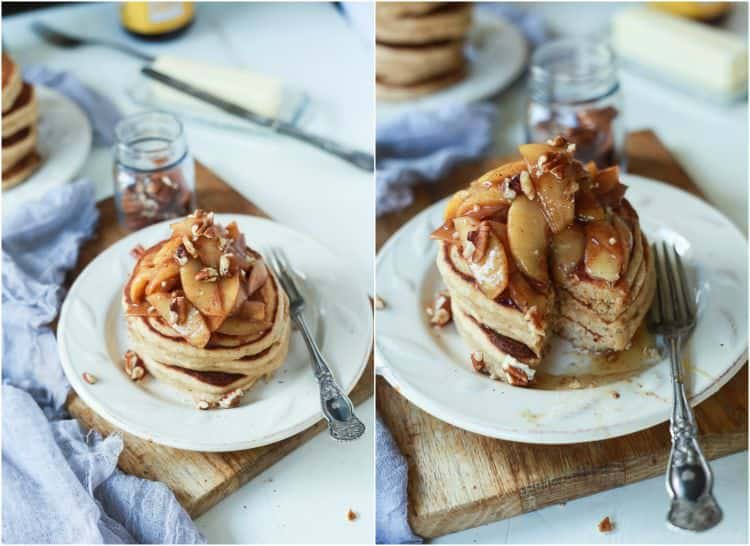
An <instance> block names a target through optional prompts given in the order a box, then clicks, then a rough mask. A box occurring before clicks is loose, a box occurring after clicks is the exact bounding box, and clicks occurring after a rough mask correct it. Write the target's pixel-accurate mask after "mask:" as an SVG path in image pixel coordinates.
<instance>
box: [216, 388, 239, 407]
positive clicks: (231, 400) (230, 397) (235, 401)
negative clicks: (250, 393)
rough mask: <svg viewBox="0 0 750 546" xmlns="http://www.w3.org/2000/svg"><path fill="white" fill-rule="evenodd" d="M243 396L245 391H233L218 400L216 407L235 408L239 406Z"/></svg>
mask: <svg viewBox="0 0 750 546" xmlns="http://www.w3.org/2000/svg"><path fill="white" fill-rule="evenodd" d="M243 394H245V391H243V390H242V389H235V390H233V391H232V392H228V393H227V394H225V395H224V396H222V397H221V398H219V402H218V405H219V407H220V408H222V409H228V408H236V407H237V406H239V405H240V401H241V400H242V395H243Z"/></svg>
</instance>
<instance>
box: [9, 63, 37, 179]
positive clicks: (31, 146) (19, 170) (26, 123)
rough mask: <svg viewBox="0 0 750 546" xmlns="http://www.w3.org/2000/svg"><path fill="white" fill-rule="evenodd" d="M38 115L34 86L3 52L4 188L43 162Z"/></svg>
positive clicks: (25, 176) (22, 177) (28, 173)
mask: <svg viewBox="0 0 750 546" xmlns="http://www.w3.org/2000/svg"><path fill="white" fill-rule="evenodd" d="M38 117H39V113H38V111H37V106H36V95H35V93H34V87H33V86H31V85H29V84H28V83H26V82H24V81H23V78H22V77H21V71H20V69H19V67H18V65H16V64H15V63H14V62H13V60H12V59H11V58H10V57H9V56H8V55H6V54H5V53H3V121H2V127H3V189H8V188H12V187H13V186H16V185H17V184H20V183H21V182H23V181H24V180H26V179H27V178H28V177H29V176H31V173H33V172H34V171H35V170H36V168H37V167H38V166H39V164H40V163H41V158H40V157H39V154H38V153H37V151H36V138H37V129H36V122H37V119H38Z"/></svg>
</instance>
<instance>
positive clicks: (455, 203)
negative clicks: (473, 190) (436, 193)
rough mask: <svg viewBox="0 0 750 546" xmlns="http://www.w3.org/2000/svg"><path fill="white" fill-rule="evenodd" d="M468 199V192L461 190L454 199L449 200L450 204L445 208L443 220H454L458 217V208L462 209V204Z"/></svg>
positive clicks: (454, 195)
mask: <svg viewBox="0 0 750 546" xmlns="http://www.w3.org/2000/svg"><path fill="white" fill-rule="evenodd" d="M468 197H469V191H468V190H460V191H457V192H456V193H454V194H453V197H451V198H450V199H449V200H448V204H447V205H446V206H445V212H444V213H443V218H444V219H445V220H452V219H453V218H455V217H456V216H458V207H460V206H461V203H463V202H464V201H465V200H466V199H467V198H468Z"/></svg>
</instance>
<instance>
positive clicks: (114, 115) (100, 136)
mask: <svg viewBox="0 0 750 546" xmlns="http://www.w3.org/2000/svg"><path fill="white" fill-rule="evenodd" d="M23 79H24V80H26V81H27V82H29V83H30V84H34V85H44V86H46V87H51V88H52V89H55V90H56V91H59V92H60V93H62V94H63V95H65V96H66V97H68V98H69V99H70V100H72V101H73V102H75V103H76V104H77V105H78V106H80V107H81V109H82V110H83V111H84V112H85V113H86V116H88V118H89V121H90V122H91V126H92V127H93V129H94V143H95V144H101V145H105V146H111V145H112V144H114V142H115V125H117V122H118V121H120V119H122V115H121V114H120V111H119V110H118V109H117V107H116V106H115V105H114V103H113V102H112V101H111V100H110V99H109V98H108V97H106V96H104V95H102V94H100V93H98V92H96V91H94V90H93V89H91V88H90V87H88V86H86V85H84V84H83V83H82V82H81V80H79V79H78V78H77V77H75V76H74V75H73V74H71V73H70V72H64V71H58V70H52V69H50V68H47V67H45V66H26V67H24V69H23Z"/></svg>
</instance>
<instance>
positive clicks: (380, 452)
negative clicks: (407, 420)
mask: <svg viewBox="0 0 750 546" xmlns="http://www.w3.org/2000/svg"><path fill="white" fill-rule="evenodd" d="M375 450H376V451H375V452H376V453H377V458H376V462H375V491H376V493H375V495H376V496H375V504H376V505H375V514H376V519H375V542H377V543H378V544H421V543H422V539H421V538H420V537H418V536H417V535H415V534H414V533H413V532H412V530H411V527H409V521H408V519H407V512H408V498H407V495H406V483H407V480H406V478H407V470H408V468H407V464H406V459H404V456H403V455H402V454H401V452H400V451H399V449H398V446H397V445H396V442H395V441H394V440H393V436H392V435H391V432H390V431H389V430H388V427H386V426H385V424H384V423H383V421H382V419H381V418H380V416H379V415H378V416H377V419H376V422H375Z"/></svg>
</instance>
